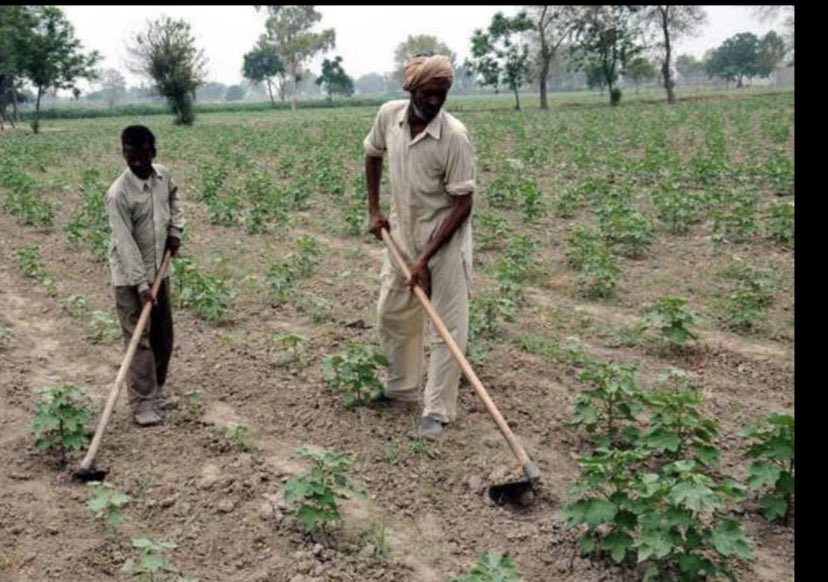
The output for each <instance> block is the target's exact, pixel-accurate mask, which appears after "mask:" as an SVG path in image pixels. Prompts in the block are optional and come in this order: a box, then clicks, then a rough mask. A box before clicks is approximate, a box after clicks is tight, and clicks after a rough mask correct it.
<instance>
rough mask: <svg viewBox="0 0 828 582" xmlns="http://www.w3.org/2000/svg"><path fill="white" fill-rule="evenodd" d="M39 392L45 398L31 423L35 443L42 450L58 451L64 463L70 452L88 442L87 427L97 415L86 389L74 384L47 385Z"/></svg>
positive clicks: (39, 403) (36, 408) (41, 400)
mask: <svg viewBox="0 0 828 582" xmlns="http://www.w3.org/2000/svg"><path fill="white" fill-rule="evenodd" d="M37 392H38V393H40V394H42V397H41V399H40V402H38V403H37V406H36V407H35V415H34V418H33V419H32V422H31V425H30V428H31V430H32V432H33V433H34V435H35V445H34V446H35V448H36V449H38V450H41V451H42V450H57V451H58V452H59V454H60V462H61V464H62V465H63V464H66V451H77V450H80V449H82V448H83V447H84V446H85V445H86V433H85V431H84V426H85V424H86V422H87V421H88V420H89V419H90V418H91V417H92V414H93V411H92V408H91V406H90V404H89V403H88V397H87V395H86V392H85V391H84V390H83V389H82V388H79V387H77V386H75V385H74V384H60V385H58V386H47V387H45V388H39V389H38V390H37Z"/></svg>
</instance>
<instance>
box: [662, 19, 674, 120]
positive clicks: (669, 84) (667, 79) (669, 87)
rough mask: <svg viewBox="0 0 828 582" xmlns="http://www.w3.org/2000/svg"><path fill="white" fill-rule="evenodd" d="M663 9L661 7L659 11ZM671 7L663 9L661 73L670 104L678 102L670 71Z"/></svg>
mask: <svg viewBox="0 0 828 582" xmlns="http://www.w3.org/2000/svg"><path fill="white" fill-rule="evenodd" d="M661 10H662V9H661V8H659V11H661ZM669 10H670V7H669V6H666V7H665V8H664V10H663V11H661V29H662V30H663V31H664V62H663V63H662V64H661V74H662V75H663V76H664V89H665V90H666V91H667V103H668V104H669V105H675V104H676V94H675V92H674V91H673V76H672V74H671V73H670V52H671V48H670V28H669V26H668V16H669V12H668V11H669Z"/></svg>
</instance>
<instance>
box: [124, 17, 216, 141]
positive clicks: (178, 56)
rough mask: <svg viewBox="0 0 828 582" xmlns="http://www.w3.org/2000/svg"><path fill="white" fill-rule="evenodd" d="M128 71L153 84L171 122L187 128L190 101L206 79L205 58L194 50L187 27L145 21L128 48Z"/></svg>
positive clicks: (170, 21)
mask: <svg viewBox="0 0 828 582" xmlns="http://www.w3.org/2000/svg"><path fill="white" fill-rule="evenodd" d="M128 51H129V53H130V55H131V58H132V62H131V63H130V65H129V66H130V69H131V70H132V71H133V72H135V73H139V74H143V75H144V76H146V77H148V78H149V79H151V80H152V81H153V83H154V84H155V89H156V91H157V92H158V94H159V95H161V96H163V97H164V98H165V99H166V100H167V103H169V105H170V107H171V108H172V112H173V114H174V115H175V123H176V124H178V125H191V124H192V123H193V121H194V120H195V111H194V109H193V99H195V92H196V89H198V88H199V87H200V86H202V85H203V84H204V82H205V79H206V68H207V59H206V58H205V57H204V52H203V51H202V50H201V49H199V48H196V43H195V37H194V36H193V35H192V33H191V32H190V25H189V24H188V23H187V22H185V21H184V20H173V19H172V18H170V17H168V16H162V17H161V18H159V19H158V20H155V21H152V22H149V23H148V25H147V28H146V30H145V31H144V32H139V33H138V34H136V35H135V37H134V38H133V43H132V45H130V46H129V47H128Z"/></svg>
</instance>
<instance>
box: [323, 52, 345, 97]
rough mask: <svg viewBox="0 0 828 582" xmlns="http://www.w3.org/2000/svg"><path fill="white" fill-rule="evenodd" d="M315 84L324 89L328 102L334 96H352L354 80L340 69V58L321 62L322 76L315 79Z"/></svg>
mask: <svg viewBox="0 0 828 582" xmlns="http://www.w3.org/2000/svg"><path fill="white" fill-rule="evenodd" d="M316 84H317V85H319V86H320V87H323V88H324V91H325V93H327V95H328V101H330V100H331V98H332V97H333V96H334V95H344V96H345V97H350V96H351V95H353V94H354V80H353V79H351V77H349V76H348V75H347V74H346V73H345V70H344V69H343V68H342V57H340V56H337V57H336V58H335V59H334V60H330V59H325V60H324V61H323V62H322V74H321V75H319V77H317V79H316Z"/></svg>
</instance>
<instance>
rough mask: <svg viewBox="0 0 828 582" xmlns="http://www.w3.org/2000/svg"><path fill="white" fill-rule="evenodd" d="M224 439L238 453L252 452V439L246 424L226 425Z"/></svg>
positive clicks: (232, 423)
mask: <svg viewBox="0 0 828 582" xmlns="http://www.w3.org/2000/svg"><path fill="white" fill-rule="evenodd" d="M224 438H226V439H227V442H229V443H230V446H232V447H233V448H234V449H236V450H238V451H252V450H253V439H252V437H251V436H250V429H249V428H247V425H246V424H238V423H235V422H231V423H230V424H228V425H227V430H226V431H225V432H224Z"/></svg>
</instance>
